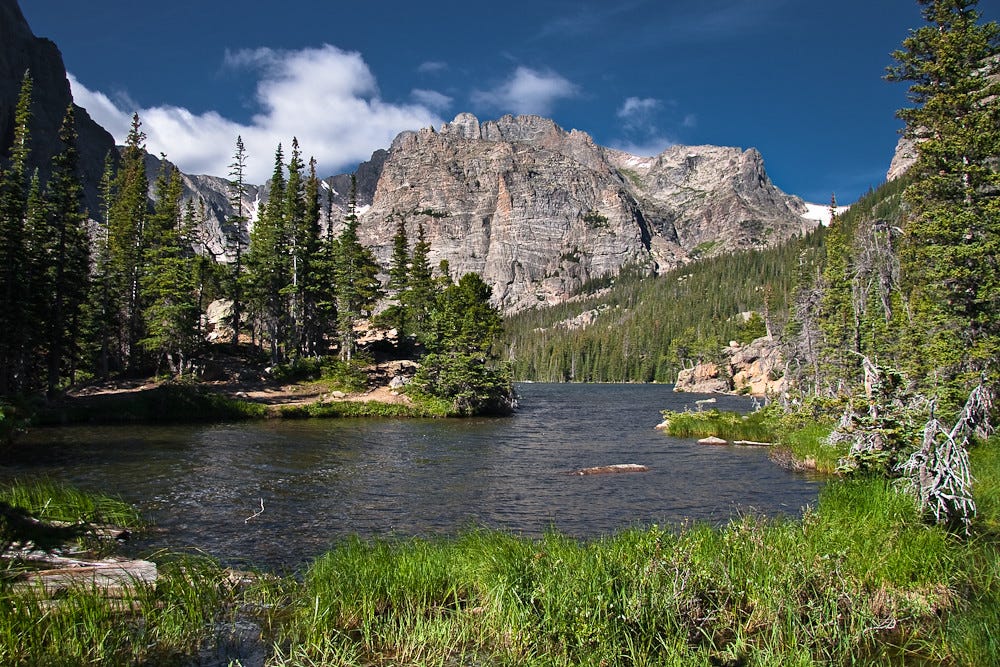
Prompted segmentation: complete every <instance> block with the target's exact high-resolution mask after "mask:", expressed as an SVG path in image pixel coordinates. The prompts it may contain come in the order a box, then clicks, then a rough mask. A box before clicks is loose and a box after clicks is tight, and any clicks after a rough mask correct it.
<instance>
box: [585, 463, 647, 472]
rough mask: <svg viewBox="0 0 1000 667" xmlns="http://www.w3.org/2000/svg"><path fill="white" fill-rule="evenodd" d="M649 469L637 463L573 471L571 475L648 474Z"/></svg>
mask: <svg viewBox="0 0 1000 667" xmlns="http://www.w3.org/2000/svg"><path fill="white" fill-rule="evenodd" d="M648 471H649V468H647V467H646V466H643V465H639V464H637V463H615V464H613V465H609V466H596V467H593V468H581V469H580V470H574V471H573V472H572V473H571V474H573V475H609V474H615V473H623V472H648Z"/></svg>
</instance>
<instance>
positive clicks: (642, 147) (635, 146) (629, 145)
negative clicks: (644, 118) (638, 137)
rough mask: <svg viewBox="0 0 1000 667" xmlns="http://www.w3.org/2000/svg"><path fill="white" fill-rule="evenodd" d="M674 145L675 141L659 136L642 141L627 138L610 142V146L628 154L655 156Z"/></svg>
mask: <svg viewBox="0 0 1000 667" xmlns="http://www.w3.org/2000/svg"><path fill="white" fill-rule="evenodd" d="M675 145H677V142H676V141H673V140H671V139H668V138H667V137H661V136H656V137H650V138H649V139H646V140H645V141H642V142H632V141H627V140H617V141H613V142H611V148H614V149H616V150H620V151H623V152H625V153H629V154H630V155H638V156H639V157H655V156H657V155H659V154H660V153H662V152H663V151H665V150H667V149H668V148H670V147H671V146H675Z"/></svg>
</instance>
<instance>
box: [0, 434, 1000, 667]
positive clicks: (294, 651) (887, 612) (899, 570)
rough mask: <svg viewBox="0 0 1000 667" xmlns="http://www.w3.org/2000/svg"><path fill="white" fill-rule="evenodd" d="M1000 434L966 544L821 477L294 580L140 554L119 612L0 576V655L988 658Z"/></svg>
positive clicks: (480, 535) (895, 493) (885, 495)
mask: <svg viewBox="0 0 1000 667" xmlns="http://www.w3.org/2000/svg"><path fill="white" fill-rule="evenodd" d="M813 435H814V436H815V435H816V434H813ZM802 437H803V438H804V437H805V435H803V436H802ZM813 439H814V440H815V439H816V438H815V437H814V438H813ZM998 446H1000V439H994V440H992V441H991V442H990V443H989V445H987V446H984V447H980V448H978V449H977V450H975V451H974V452H973V457H972V463H973V471H974V473H975V475H976V477H977V480H978V483H977V486H976V496H977V499H978V501H979V504H980V515H979V517H978V519H977V521H976V523H975V524H974V535H973V537H972V538H970V539H959V538H958V537H955V536H954V535H951V534H949V533H948V532H946V531H945V530H944V529H943V528H941V527H938V526H933V525H928V524H926V523H925V522H924V521H923V520H922V517H921V516H920V513H919V511H918V509H917V507H916V505H915V502H914V500H913V498H912V497H911V496H909V495H907V494H905V493H903V492H902V491H900V490H899V489H898V488H897V487H896V486H895V485H894V484H893V483H892V482H890V481H886V480H880V479H835V480H832V481H831V482H829V483H828V484H827V485H826V486H825V487H824V489H823V490H822V492H821V493H820V496H819V500H818V502H817V504H816V506H815V507H812V508H809V509H807V510H806V511H805V512H804V514H803V515H802V516H801V517H799V518H797V519H792V518H773V519H769V518H762V517H759V516H756V515H752V514H748V515H743V516H740V517H738V518H736V519H734V520H733V521H731V522H730V523H729V524H727V525H726V526H723V527H721V528H713V527H711V526H707V525H700V524H696V525H689V526H685V527H681V528H676V529H675V528H665V527H655V526H654V527H648V528H642V529H639V528H636V529H632V530H627V531H624V532H621V533H618V534H615V535H610V536H607V537H605V538H602V539H596V540H590V541H580V540H575V539H571V538H569V537H566V536H564V535H560V534H557V533H554V532H552V533H549V534H547V535H545V536H544V537H542V538H539V539H528V538H524V537H519V536H515V535H510V534H507V533H503V532H496V531H487V530H473V531H470V532H467V533H465V534H462V535H459V536H457V537H453V538H437V539H419V538H411V539H402V540H373V541H364V540H361V539H348V540H345V541H343V542H342V543H341V544H339V545H338V546H337V547H335V548H334V549H333V550H331V551H330V552H329V553H327V554H326V555H324V556H322V557H320V558H319V559H317V560H316V561H315V562H314V563H313V564H312V565H311V566H310V567H309V568H308V570H306V571H305V572H304V573H302V575H301V576H300V577H297V578H284V579H278V578H268V577H253V578H251V580H250V582H249V583H244V584H239V583H236V582H235V580H234V577H232V576H231V575H230V574H229V573H227V572H226V571H224V570H222V569H220V568H219V567H218V566H217V565H215V564H213V563H212V562H211V561H207V560H205V559H190V558H187V559H180V560H176V559H166V560H164V559H162V558H158V560H159V561H160V562H161V566H160V569H161V573H162V575H163V579H162V580H161V581H160V583H159V584H158V585H157V587H156V588H155V589H152V588H143V589H141V590H138V591H136V593H135V608H134V609H131V610H128V611H123V610H122V608H121V603H120V601H119V602H115V601H108V600H103V599H101V598H98V597H97V596H95V595H93V594H92V593H91V592H87V591H72V592H70V593H69V594H68V595H67V596H66V597H65V598H64V599H63V601H61V602H60V603H59V606H58V607H57V609H58V611H53V607H52V606H51V604H50V603H47V602H43V601H41V600H34V599H33V598H32V597H31V594H30V593H26V592H24V591H15V590H13V589H10V588H6V589H0V663H2V664H11V665H33V664H171V663H174V664H183V663H191V662H192V661H195V660H196V659H197V658H198V656H199V655H200V654H199V651H204V650H205V649H206V648H208V649H210V650H211V651H216V652H217V653H218V652H220V651H221V653H218V654H219V655H221V659H222V663H221V664H225V663H226V661H227V660H228V659H232V658H234V657H237V653H234V652H233V650H232V649H231V648H229V649H227V643H226V642H227V641H229V640H227V639H226V637H227V636H229V635H227V633H231V632H232V631H233V630H232V629H233V628H236V627H237V626H238V624H240V623H242V624H244V626H245V625H246V624H250V627H251V628H252V629H253V633H251V634H253V636H254V638H255V639H254V641H259V644H260V647H263V648H261V650H265V649H266V651H267V652H268V654H269V657H268V664H273V665H288V666H291V665H326V664H336V665H366V666H367V665H442V666H443V665H460V664H489V665H511V666H513V665H539V666H541V665H546V666H550V665H565V666H569V665H594V666H595V667H596V666H598V665H605V666H608V667H614V666H619V665H621V666H623V667H624V666H625V665H629V666H633V665H650V666H651V665H774V666H775V667H777V666H784V665H830V664H836V665H842V664H843V665H846V664H900V665H902V664H934V665H937V664H954V665H965V664H968V665H980V664H983V665H985V664H995V663H996V661H997V657H998V656H1000V632H998V630H997V628H998V627H1000V553H998V549H997V546H998V544H1000V539H998V538H1000V534H998V531H997V517H998V515H1000V502H998V501H1000V495H998V488H1000V454H998V449H1000V447H998ZM256 638H259V639H256ZM227 651H228V652H227ZM214 654H215V653H213V655H214Z"/></svg>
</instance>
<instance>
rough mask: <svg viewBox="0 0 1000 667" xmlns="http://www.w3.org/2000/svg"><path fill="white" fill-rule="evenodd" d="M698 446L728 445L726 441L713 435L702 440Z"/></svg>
mask: <svg viewBox="0 0 1000 667" xmlns="http://www.w3.org/2000/svg"><path fill="white" fill-rule="evenodd" d="M698 444H699V445H728V444H729V441H728V440H723V439H722V438H717V437H715V436H714V435H710V436H708V437H707V438H702V439H701V440H699V441H698Z"/></svg>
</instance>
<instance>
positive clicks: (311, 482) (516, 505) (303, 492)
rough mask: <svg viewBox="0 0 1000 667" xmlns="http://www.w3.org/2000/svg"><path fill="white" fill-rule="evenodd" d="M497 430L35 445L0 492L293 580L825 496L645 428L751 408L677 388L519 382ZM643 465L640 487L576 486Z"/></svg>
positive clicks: (166, 429)
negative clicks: (431, 543) (332, 560)
mask: <svg viewBox="0 0 1000 667" xmlns="http://www.w3.org/2000/svg"><path fill="white" fill-rule="evenodd" d="M517 391H518V396H519V407H518V410H517V411H516V412H515V414H514V415H513V416H511V417H505V418H490V419H440V420H433V419H311V420H291V421H287V420H266V421H252V422H240V423H223V424H213V425H204V424H199V425H177V426H99V427H86V426H73V427H55V428H37V429H33V430H32V431H31V432H30V433H29V434H28V436H27V437H26V438H25V443H24V446H22V447H19V448H18V449H17V450H16V452H15V453H14V456H13V457H12V458H8V459H7V461H6V462H5V463H4V464H3V465H0V483H2V482H8V481H11V480H13V479H17V478H37V477H43V478H49V479H52V480H55V481H62V482H67V483H69V484H72V485H74V486H77V487H80V488H82V489H85V490H93V491H100V492H103V493H108V494H112V495H117V496H120V497H121V498H122V499H123V500H125V501H127V502H129V503H132V504H134V505H135V506H137V507H138V508H139V510H140V511H141V513H142V515H143V517H144V518H145V519H146V520H147V521H148V522H149V523H150V524H151V525H152V527H153V528H152V529H151V530H150V531H147V532H144V533H143V534H142V535H140V536H138V537H136V538H135V539H133V540H131V541H130V542H129V543H128V544H127V545H126V546H125V550H126V551H127V552H131V553H133V554H135V555H148V554H149V553H151V552H155V551H156V550H159V549H169V550H174V551H176V550H184V551H189V550H190V551H194V552H200V553H205V554H207V555H210V556H212V557H214V558H216V559H218V560H219V561H220V562H222V563H223V564H225V565H228V566H233V567H254V568H261V569H266V570H271V571H275V572H280V573H288V572H294V571H298V570H301V569H302V568H304V567H305V565H307V564H308V563H309V562H310V561H312V560H313V559H314V558H316V557H317V556H318V555H320V554H321V553H323V552H324V551H327V550H328V549H329V548H330V547H331V546H333V545H335V544H336V543H337V542H338V540H343V539H344V538H346V537H347V536H351V535H357V536H360V537H363V538H390V539H391V538H393V537H407V536H426V537H430V536H448V535H455V534H458V533H461V532H463V531H466V530H470V529H476V528H487V529H496V530H502V531H507V532H510V533H513V534H518V535H524V536H529V537H532V536H540V535H542V534H544V533H545V532H546V531H549V530H555V531H558V532H560V533H562V534H565V535H569V536H572V537H576V538H582V539H586V538H593V537H598V536H601V535H607V534H611V533H614V532H616V531H619V530H623V529H626V528H630V527H636V526H650V525H653V524H656V525H660V526H680V525H684V524H690V523H693V522H709V523H713V524H721V523H724V522H726V521H727V520H728V519H730V518H732V517H734V516H736V515H738V514H740V513H747V512H754V513H761V514H765V515H777V514H791V515H797V514H799V513H800V512H801V510H802V508H803V507H804V506H805V505H808V504H814V503H815V501H816V498H817V494H818V492H819V488H820V485H821V484H822V481H821V480H820V479H819V478H818V477H815V476H809V475H806V474H803V473H797V472H792V471H789V470H785V469H782V468H780V467H778V466H777V465H775V464H774V463H772V462H771V461H770V459H769V458H768V452H767V448H763V447H731V446H727V447H714V446H705V445H699V444H697V442H696V441H695V440H694V439H681V438H672V437H669V436H667V435H665V434H663V433H662V432H660V431H658V430H656V429H655V428H654V427H655V426H656V424H657V423H658V422H659V415H660V411H661V410H664V409H669V410H684V409H685V408H687V409H691V410H695V409H698V407H699V405H698V404H697V403H696V401H699V400H705V399H709V398H714V399H715V403H713V404H711V405H705V407H706V408H719V409H722V410H737V411H744V412H745V411H747V410H750V409H751V407H752V403H751V400H750V399H745V398H740V397H733V396H712V397H708V396H705V395H700V394H678V393H674V392H673V387H672V386H671V385H635V384H531V383H527V384H519V385H518V386H517ZM616 464H638V465H641V466H645V467H647V468H648V470H647V471H645V472H630V473H615V474H593V475H580V474H574V473H575V472H576V471H579V470H581V469H586V468H591V467H597V466H610V465H616Z"/></svg>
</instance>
